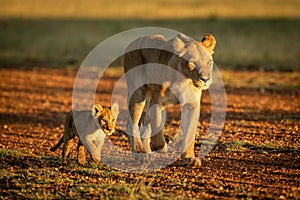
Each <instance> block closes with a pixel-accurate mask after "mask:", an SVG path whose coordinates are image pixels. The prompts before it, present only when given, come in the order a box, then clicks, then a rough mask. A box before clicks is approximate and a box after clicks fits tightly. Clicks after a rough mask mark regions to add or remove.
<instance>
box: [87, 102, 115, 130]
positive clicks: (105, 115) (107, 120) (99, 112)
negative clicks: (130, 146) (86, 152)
mask: <svg viewBox="0 0 300 200" xmlns="http://www.w3.org/2000/svg"><path fill="white" fill-rule="evenodd" d="M118 114H119V106H118V104H116V103H114V104H113V105H112V107H111V108H107V107H102V106H101V105H100V104H95V105H93V107H92V115H93V117H94V118H96V119H97V120H98V122H99V124H100V127H101V129H102V130H103V132H104V133H105V134H106V135H111V134H112V133H114V132H115V128H116V122H117V117H118Z"/></svg>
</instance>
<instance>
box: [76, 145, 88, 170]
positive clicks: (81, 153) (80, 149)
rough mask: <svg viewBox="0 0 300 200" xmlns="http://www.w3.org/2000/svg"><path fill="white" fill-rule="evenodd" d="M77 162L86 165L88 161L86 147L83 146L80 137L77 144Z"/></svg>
mask: <svg viewBox="0 0 300 200" xmlns="http://www.w3.org/2000/svg"><path fill="white" fill-rule="evenodd" d="M77 162H78V163H79V164H81V165H85V163H86V153H85V147H84V146H83V144H82V142H81V140H80V139H79V141H78V145H77Z"/></svg>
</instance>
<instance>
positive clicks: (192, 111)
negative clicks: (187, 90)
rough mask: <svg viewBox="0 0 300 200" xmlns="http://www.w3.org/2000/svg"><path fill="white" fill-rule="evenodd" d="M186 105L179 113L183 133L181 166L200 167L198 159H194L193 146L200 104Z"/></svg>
mask: <svg viewBox="0 0 300 200" xmlns="http://www.w3.org/2000/svg"><path fill="white" fill-rule="evenodd" d="M197 104H198V102H196V103H195V104H186V105H184V106H183V108H182V113H181V119H182V120H181V123H182V124H181V127H182V132H183V146H182V149H183V154H182V156H181V158H182V161H181V162H182V165H193V166H200V165H201V162H200V160H199V158H196V157H195V152H194V145H195V135H196V131H197V123H198V119H199V114H200V102H199V104H198V105H197Z"/></svg>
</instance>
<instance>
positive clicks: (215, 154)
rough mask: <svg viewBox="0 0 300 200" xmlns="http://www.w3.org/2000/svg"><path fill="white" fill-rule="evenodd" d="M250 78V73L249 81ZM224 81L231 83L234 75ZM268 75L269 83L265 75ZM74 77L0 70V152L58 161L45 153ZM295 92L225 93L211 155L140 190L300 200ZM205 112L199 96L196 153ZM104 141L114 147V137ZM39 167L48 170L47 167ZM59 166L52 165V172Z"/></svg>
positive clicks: (104, 90)
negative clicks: (223, 116)
mask: <svg viewBox="0 0 300 200" xmlns="http://www.w3.org/2000/svg"><path fill="white" fill-rule="evenodd" d="M255 73H256V72H251V73H250V72H249V74H250V75H252V76H253V75H255ZM274 73H275V74H276V72H274ZM231 75H232V76H234V75H235V74H234V72H232V74H231ZM257 75H259V74H258V73H257ZM267 75H268V76H272V73H269V74H267ZM75 76H76V71H75V70H74V69H50V68H25V69H23V68H11V69H10V68H4V69H0V77H1V82H0V127H1V129H0V133H1V140H0V148H3V149H10V150H18V151H21V150H22V151H26V152H28V154H29V155H31V156H32V157H35V155H38V156H41V155H42V156H43V157H47V158H53V157H55V158H57V157H59V156H60V152H59V151H56V152H50V151H49V149H50V147H52V146H53V145H54V144H55V143H56V142H57V141H58V139H59V138H60V137H61V135H62V133H63V123H64V118H65V113H66V112H68V111H69V110H70V109H71V105H72V87H73V83H74V80H75ZM244 76H247V73H244ZM236 78H240V79H241V81H243V80H242V79H243V76H240V75H239V74H238V73H237V76H236ZM285 79H286V83H289V81H293V80H290V79H289V78H288V77H286V78H285ZM117 80H118V79H116V78H109V77H108V78H105V79H103V82H102V83H101V86H99V88H98V93H97V96H96V99H97V101H98V102H99V103H101V104H104V105H109V102H110V101H109V100H110V94H111V90H112V89H113V87H114V83H115V82H116V81H117ZM297 80H298V79H297ZM299 85H300V83H299V84H298V86H297V87H293V88H289V87H282V88H265V89H263V90H262V89H260V88H255V87H235V86H228V87H226V92H227V114H226V122H225V127H224V129H223V133H222V135H221V137H220V139H219V141H218V143H217V145H216V146H215V148H214V149H213V151H212V152H211V153H210V154H209V155H208V156H206V157H205V158H204V159H203V160H202V166H201V167H200V168H185V167H180V166H174V165H171V166H168V167H166V168H164V169H160V170H158V171H157V172H151V173H145V174H143V175H142V176H143V177H142V178H143V181H144V183H145V184H146V185H147V184H148V185H149V184H150V185H151V188H150V190H151V192H153V193H160V192H161V191H164V193H165V194H171V195H174V196H175V197H176V196H178V197H184V198H196V197H202V198H203V197H204V198H232V197H235V198H247V197H252V198H281V199H285V198H296V199H297V198H300V192H299V191H300V133H299V130H300V90H299ZM100 94H101V95H100ZM209 105H210V100H209V95H208V93H207V92H205V93H204V95H203V99H202V107H201V122H200V123H199V134H198V137H197V144H196V150H199V147H200V146H201V139H202V138H203V136H204V133H205V131H207V129H208V126H209V120H210V106H209ZM170 111H174V112H175V113H176V112H178V107H175V108H170ZM168 124H169V126H168V127H169V128H168V130H166V132H169V133H170V137H172V130H173V128H174V129H175V128H176V125H177V124H178V118H176V117H174V120H173V121H172V122H170V121H168ZM111 138H112V139H113V140H114V141H116V142H118V139H119V137H118V136H117V135H114V136H112V137H111ZM120 144H121V145H122V146H125V147H128V142H127V141H126V140H125V139H124V138H121V139H120ZM74 149H75V148H74ZM73 153H74V152H73ZM29 157H30V156H29ZM29 159H30V158H29ZM0 160H1V163H2V164H1V165H2V166H1V169H11V168H14V167H16V166H19V164H18V163H15V162H21V161H18V160H14V161H9V162H8V160H7V158H6V157H0ZM43 162H44V165H46V166H47V160H46V161H45V160H44V161H43ZM45 162H46V163H45ZM4 163H5V164H4ZM58 165H59V162H57V163H56V164H54V167H57V166H58ZM49 166H51V164H49V165H48V167H49ZM20 167H21V168H26V166H20ZM140 176H141V175H140V174H129V173H123V172H120V173H116V174H115V175H113V176H111V177H110V178H111V179H113V180H114V181H118V180H119V179H121V177H126V178H125V179H122V180H125V181H126V182H128V183H134V182H135V180H137V179H140ZM90 178H92V177H90ZM98 178H99V177H98ZM6 181H7V180H6ZM8 182H9V181H8ZM10 190H12V191H13V190H16V189H14V188H6V189H5V191H4V189H3V190H2V195H4V194H7V193H9V192H10ZM3 191H4V192H3ZM19 192H20V193H22V190H21V189H20V191H19Z"/></svg>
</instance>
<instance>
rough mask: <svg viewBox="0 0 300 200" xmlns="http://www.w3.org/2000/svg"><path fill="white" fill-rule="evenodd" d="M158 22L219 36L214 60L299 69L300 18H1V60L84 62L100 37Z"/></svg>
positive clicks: (225, 64)
mask: <svg viewBox="0 0 300 200" xmlns="http://www.w3.org/2000/svg"><path fill="white" fill-rule="evenodd" d="M144 26H158V27H166V28H171V29H175V30H178V31H180V32H183V33H186V34H188V35H190V36H192V37H193V38H196V39H201V37H202V36H203V35H204V34H205V33H206V32H210V33H213V34H214V35H215V36H216V38H217V47H216V51H215V61H216V63H217V64H219V65H221V66H222V67H226V68H234V69H241V70H243V69H253V68H254V69H258V68H260V67H263V68H264V69H282V70H288V71H291V70H293V71H297V70H300V68H299V66H300V63H299V62H300V61H299V59H298V58H299V56H300V55H299V51H298V50H297V49H299V48H300V37H299V35H300V19H299V20H298V19H251V20H250V19H178V20H101V19H2V20H0V49H1V52H0V60H1V64H18V63H36V62H37V63H45V64H48V65H49V64H50V65H56V66H57V65H61V66H63V65H65V64H69V65H80V63H81V62H82V61H83V59H84V58H85V56H87V54H88V53H89V52H90V51H91V50H92V49H93V48H94V47H95V46H96V45H97V44H99V43H100V42H101V41H103V40H104V39H106V38H108V37H110V36H112V35H114V34H117V33H119V32H121V31H125V30H128V29H132V28H137V27H144Z"/></svg>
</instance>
